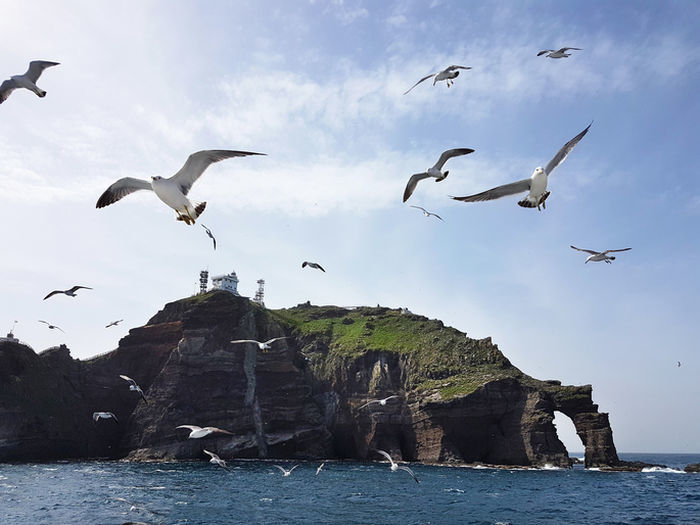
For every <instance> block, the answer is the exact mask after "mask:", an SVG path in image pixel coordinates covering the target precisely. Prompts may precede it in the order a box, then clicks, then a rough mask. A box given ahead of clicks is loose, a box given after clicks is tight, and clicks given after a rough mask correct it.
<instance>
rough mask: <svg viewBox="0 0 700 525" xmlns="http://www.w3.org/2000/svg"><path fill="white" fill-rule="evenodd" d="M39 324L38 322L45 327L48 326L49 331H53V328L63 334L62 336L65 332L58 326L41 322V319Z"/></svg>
mask: <svg viewBox="0 0 700 525" xmlns="http://www.w3.org/2000/svg"><path fill="white" fill-rule="evenodd" d="M39 322H40V323H44V324H45V325H48V327H49V328H50V329H51V330H53V329H54V328H55V329H56V330H60V331H61V332H63V333H64V334H65V333H66V332H65V331H64V330H63V328H61V327H60V326H56V325H53V324H51V323H48V322H46V321H42V320H41V319H39Z"/></svg>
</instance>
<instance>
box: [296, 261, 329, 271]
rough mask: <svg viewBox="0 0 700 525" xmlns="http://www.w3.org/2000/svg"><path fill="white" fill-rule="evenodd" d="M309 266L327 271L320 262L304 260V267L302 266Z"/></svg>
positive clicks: (302, 264)
mask: <svg viewBox="0 0 700 525" xmlns="http://www.w3.org/2000/svg"><path fill="white" fill-rule="evenodd" d="M307 266H308V267H309V268H316V269H317V270H321V271H322V272H324V273H325V272H326V270H324V269H323V267H322V266H321V265H320V264H318V263H315V262H309V261H304V262H303V263H301V267H302V268H306V267H307Z"/></svg>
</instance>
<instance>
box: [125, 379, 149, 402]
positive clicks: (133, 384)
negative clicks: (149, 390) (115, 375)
mask: <svg viewBox="0 0 700 525" xmlns="http://www.w3.org/2000/svg"><path fill="white" fill-rule="evenodd" d="M119 377H121V378H122V379H123V380H124V381H128V382H129V390H130V391H132V392H138V393H139V394H140V395H141V397H142V398H143V400H144V401H145V402H146V403H148V399H146V396H144V395H143V390H141V387H140V386H139V385H138V384H136V381H134V380H133V379H131V378H130V377H129V376H124V375H121V374H119Z"/></svg>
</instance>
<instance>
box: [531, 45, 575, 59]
mask: <svg viewBox="0 0 700 525" xmlns="http://www.w3.org/2000/svg"><path fill="white" fill-rule="evenodd" d="M572 49H575V50H576V51H581V48H579V47H562V48H561V49H560V50H558V51H554V49H543V50H542V51H540V52H539V53H537V56H538V57H539V56H542V55H544V54H545V53H547V55H546V56H548V57H549V58H566V57H570V56H571V53H567V51H569V50H572Z"/></svg>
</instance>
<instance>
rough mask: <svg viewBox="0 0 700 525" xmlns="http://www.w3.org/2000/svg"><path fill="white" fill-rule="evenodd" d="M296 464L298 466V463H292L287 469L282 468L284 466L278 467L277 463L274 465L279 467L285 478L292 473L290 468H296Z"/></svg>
mask: <svg viewBox="0 0 700 525" xmlns="http://www.w3.org/2000/svg"><path fill="white" fill-rule="evenodd" d="M298 466H299V465H294V466H293V467H292V468H290V469H289V470H287V469H286V468H284V467H280V466H279V465H275V467H277V468H278V469H280V470H281V471H282V475H283V476H284V477H285V478H286V477H287V476H289V475H290V474H291V473H292V470H294V469H295V468H297V467H298Z"/></svg>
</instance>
